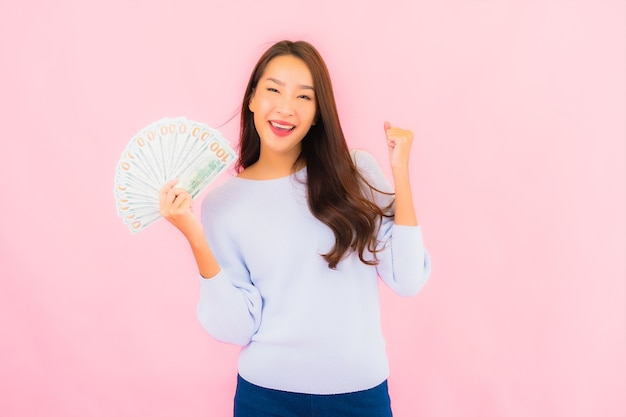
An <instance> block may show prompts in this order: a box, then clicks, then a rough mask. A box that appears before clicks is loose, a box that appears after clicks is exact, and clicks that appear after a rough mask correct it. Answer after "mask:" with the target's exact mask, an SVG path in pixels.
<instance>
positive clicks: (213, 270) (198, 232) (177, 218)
mask: <svg viewBox="0 0 626 417" xmlns="http://www.w3.org/2000/svg"><path fill="white" fill-rule="evenodd" d="M177 182H178V180H172V181H169V182H168V183H166V184H165V185H164V186H163V188H161V191H160V193H159V202H160V203H159V204H160V213H161V216H163V217H164V218H165V219H166V220H167V221H168V222H170V223H172V224H173V225H174V226H175V227H176V228H177V229H178V230H180V231H181V232H182V233H183V234H184V235H185V237H186V238H187V240H188V241H189V244H190V245H191V250H192V252H193V254H194V257H195V259H196V263H197V265H198V271H199V272H200V275H201V276H202V277H204V278H212V277H214V276H215V275H217V273H218V272H219V271H220V266H219V264H218V263H217V260H216V259H215V257H214V256H213V252H212V251H211V248H210V247H209V244H208V243H207V241H206V238H205V237H204V228H203V227H202V223H200V220H198V218H197V217H196V216H195V215H194V214H193V213H192V210H191V209H192V206H193V199H192V198H191V194H189V193H188V192H187V191H186V190H184V189H182V188H175V187H174V186H175V185H176V183H177Z"/></svg>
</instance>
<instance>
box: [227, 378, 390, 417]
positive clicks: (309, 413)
mask: <svg viewBox="0 0 626 417" xmlns="http://www.w3.org/2000/svg"><path fill="white" fill-rule="evenodd" d="M234 417H392V414H391V404H390V400H389V391H388V388H387V381H385V382H383V383H382V384H380V385H378V386H376V387H374V388H370V389H368V390H364V391H357V392H350V393H346V394H331V395H317V394H302V393H295V392H287V391H279V390H274V389H269V388H263V387H259V386H257V385H254V384H251V383H250V382H248V381H246V380H245V379H243V378H242V377H241V376H237V391H236V392H235V413H234Z"/></svg>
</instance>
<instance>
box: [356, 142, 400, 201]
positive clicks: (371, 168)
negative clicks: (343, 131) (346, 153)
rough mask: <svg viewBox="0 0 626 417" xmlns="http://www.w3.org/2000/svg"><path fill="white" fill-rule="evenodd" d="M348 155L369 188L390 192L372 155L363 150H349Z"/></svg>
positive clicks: (385, 179) (383, 175) (385, 178)
mask: <svg viewBox="0 0 626 417" xmlns="http://www.w3.org/2000/svg"><path fill="white" fill-rule="evenodd" d="M350 154H351V155H352V160H353V161H354V164H355V165H356V168H357V169H358V171H359V173H360V174H361V175H362V176H363V177H364V178H365V180H366V181H367V182H368V183H369V184H370V185H371V186H374V187H375V188H378V189H379V190H384V191H389V190H391V187H390V185H389V181H388V180H387V177H385V174H384V172H383V170H382V168H381V166H380V163H379V162H378V159H377V158H376V157H375V156H374V154H372V153H370V152H368V151H366V150H363V149H351V150H350Z"/></svg>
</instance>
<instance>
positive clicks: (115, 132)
mask: <svg viewBox="0 0 626 417" xmlns="http://www.w3.org/2000/svg"><path fill="white" fill-rule="evenodd" d="M313 4H315V6H313ZM363 4H365V3H363V2H357V1H353V2H340V1H336V0H318V1H316V2H303V3H302V5H299V4H298V3H293V2H291V3H289V2H288V3H285V2H279V1H274V0H267V1H250V2H243V1H237V0H233V1H217V0H213V1H200V0H197V1H194V0H178V1H176V2H174V1H163V0H159V1H148V0H128V1H119V0H118V1H105V0H99V1H97V0H80V1H79V0H75V1H72V0H56V1H54V2H47V1H39V2H36V1H34V0H26V1H19V2H18V1H9V0H0V57H1V60H2V61H1V62H2V64H1V65H0V74H1V76H0V108H1V112H0V118H1V120H2V123H1V129H2V136H1V137H0V178H2V183H3V186H2V191H1V192H0V207H1V212H0V213H1V216H0V262H1V268H0V276H1V279H0V415H1V416H3V417H14V416H15V417H17V416H21V417H23V416H41V415H46V416H63V417H84V416H91V417H105V416H106V417H109V416H125V417H132V416H152V417H159V416H182V415H184V416H187V417H193V416H227V415H228V414H229V412H230V409H231V403H232V395H233V389H234V375H235V359H236V355H237V349H236V348H235V347H232V346H227V345H222V344H220V343H218V342H215V341H213V340H212V339H211V338H210V337H209V336H208V335H206V333H204V331H203V330H202V329H201V328H200V326H199V324H198V323H197V321H196V318H195V302H196V298H197V290H198V286H197V282H196V280H195V269H194V264H193V261H192V258H191V255H190V253H189V251H188V249H187V247H186V244H185V242H184V240H183V239H182V238H181V237H180V236H178V234H177V233H176V232H175V231H174V230H172V228H170V227H168V226H169V225H167V224H165V223H163V222H161V223H158V224H155V225H153V226H151V227H150V228H148V229H146V230H145V231H142V232H141V233H139V234H138V235H136V236H131V234H130V233H129V232H128V230H127V229H126V228H125V226H123V224H122V223H121V221H120V219H119V218H118V217H117V216H116V212H115V205H114V199H113V191H112V187H113V173H114V169H115V165H116V163H117V160H118V158H119V156H120V153H121V151H122V149H123V148H124V146H125V145H126V143H127V141H128V140H129V139H130V137H131V136H132V135H133V134H134V133H136V132H137V131H138V130H139V129H140V128H141V127H143V126H145V125H147V124H148V123H150V122H152V121H154V120H157V119H159V118H161V117H164V116H179V115H184V116H187V117H188V118H193V119H198V120H202V121H205V122H206V123H208V124H211V125H218V124H220V123H222V122H224V121H225V120H227V119H228V117H230V115H232V113H233V112H234V111H235V110H236V109H237V107H238V105H239V100H240V98H241V94H242V91H243V86H244V83H245V81H246V77H247V76H248V74H249V72H250V70H251V66H252V64H253V62H254V61H255V60H256V58H257V57H258V55H259V54H260V53H261V51H262V50H264V49H265V48H266V46H267V45H268V43H270V42H273V41H275V40H278V39H281V38H303V39H306V40H309V41H311V42H313V43H314V44H316V45H317V46H318V48H319V49H320V50H321V52H322V53H323V55H324V56H325V57H326V59H327V61H328V65H329V67H330V70H331V73H332V75H333V77H334V82H335V87H336V93H337V98H338V100H339V106H340V112H341V115H342V117H343V124H344V127H345V130H346V133H347V134H348V138H349V141H350V143H351V145H352V146H354V147H365V148H367V149H370V150H371V151H373V152H375V153H376V154H377V155H378V156H379V159H380V160H381V161H384V152H385V150H384V139H383V136H382V123H383V120H385V119H390V120H391V121H392V122H394V123H396V124H398V125H402V126H406V127H411V128H413V129H414V131H415V133H416V136H417V138H418V140H417V143H416V147H415V153H414V161H415V167H414V170H413V179H414V184H415V188H416V194H417V196H416V201H417V205H418V211H419V216H420V220H421V222H422V224H423V227H424V232H425V236H426V239H427V244H428V247H429V249H430V252H431V255H432V257H433V262H434V272H433V275H432V277H431V282H430V283H429V284H428V285H427V287H426V288H425V289H424V291H423V292H422V293H421V294H420V295H419V296H418V297H417V298H411V299H399V298H398V297H394V296H392V295H391V294H390V293H389V291H387V290H385V291H384V292H383V295H382V298H383V300H382V301H383V304H384V305H383V309H384V326H385V331H386V334H387V336H388V350H389V354H390V360H391V366H392V376H391V378H390V385H391V394H392V396H393V403H394V407H395V411H396V415H397V416H399V417H405V416H407V417H409V416H425V417H426V416H428V417H440V416H441V417H448V416H450V417H453V416H454V417H456V416H464V417H472V416H476V417H485V416H487V417H490V416H494V417H501V416H507V417H509V416H510V417H517V416H519V417H522V416H524V417H526V416H533V417H544V416H545V417H565V416H567V417H583V416H584V417H591V416H594V417H595V416H603V417H623V416H624V415H625V413H626V396H625V395H624V392H626V363H625V361H626V355H625V353H624V352H626V337H625V336H626V335H625V332H626V330H625V329H626V323H625V321H626V311H625V308H624V306H625V297H626V288H625V276H626V268H625V262H624V260H625V253H626V247H625V232H626V228H625V224H624V223H625V222H624V220H625V218H624V213H625V212H626V207H625V194H624V193H625V178H626V173H625V166H626V161H625V140H624V139H625V136H626V132H625V120H624V119H625V118H624V115H625V114H626V102H625V93H626V88H625V81H624V74H626V63H625V61H626V60H625V54H624V51H625V50H626V45H625V39H626V33H625V20H624V16H625V15H626V7H625V3H624V2H623V1H608V0H607V1H600V0H596V1H592V0H588V1H582V0H580V1H577V0H572V1H567V2H564V1H522V0H520V1H459V0H457V1H452V0H443V1H426V0H421V1H400V0H387V1H384V2H380V4H381V5H373V6H367V8H365V6H363ZM383 5H384V6H383ZM222 131H223V132H224V134H225V135H227V136H228V137H229V138H231V139H232V140H235V138H236V131H237V124H236V122H231V123H229V124H227V125H226V126H225V127H223V128H222Z"/></svg>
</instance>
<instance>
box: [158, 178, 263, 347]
mask: <svg viewBox="0 0 626 417" xmlns="http://www.w3.org/2000/svg"><path fill="white" fill-rule="evenodd" d="M175 184H176V180H174V181H170V182H168V183H167V184H165V186H164V187H163V188H162V189H161V192H160V206H161V215H162V216H163V217H164V218H165V219H167V220H168V221H169V222H170V223H172V224H173V225H174V226H175V227H176V228H177V229H178V230H180V231H181V232H182V233H183V235H185V237H186V238H187V240H188V241H189V245H190V246H191V250H192V252H193V255H194V258H195V260H196V264H197V265H198V272H199V273H200V276H201V278H202V279H200V299H199V301H198V307H197V314H198V319H199V321H200V324H202V327H204V329H205V330H206V331H207V332H208V333H209V334H210V335H211V336H213V337H214V338H215V339H217V340H220V341H222V342H225V343H232V344H235V345H239V346H245V345H247V344H248V343H249V342H250V339H251V338H252V336H253V335H254V334H255V333H256V331H257V330H258V328H259V324H260V322H261V310H262V306H263V300H262V297H261V294H260V293H259V291H258V289H257V288H256V287H255V286H254V284H252V282H251V280H250V276H249V274H248V272H247V269H246V268H245V266H244V265H243V263H242V262H241V260H239V259H237V257H236V256H235V254H234V252H235V251H234V249H233V248H232V247H230V246H228V245H227V244H226V242H222V243H223V244H222V245H220V247H221V249H222V253H221V257H220V259H222V260H223V261H224V264H223V266H224V268H222V266H221V265H220V264H219V263H218V262H217V259H216V257H215V255H214V254H213V251H212V250H211V247H210V245H209V243H208V240H207V236H206V235H205V230H204V226H203V225H202V223H201V222H200V221H199V220H198V218H197V217H196V216H195V215H194V214H193V213H192V211H191V207H192V203H193V201H192V198H191V195H190V194H189V193H188V192H187V191H185V190H183V189H180V188H174V186H175ZM209 227H210V226H209Z"/></svg>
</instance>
